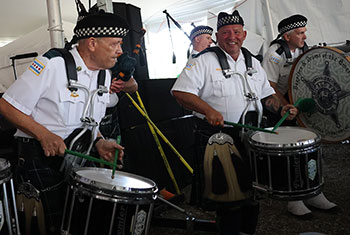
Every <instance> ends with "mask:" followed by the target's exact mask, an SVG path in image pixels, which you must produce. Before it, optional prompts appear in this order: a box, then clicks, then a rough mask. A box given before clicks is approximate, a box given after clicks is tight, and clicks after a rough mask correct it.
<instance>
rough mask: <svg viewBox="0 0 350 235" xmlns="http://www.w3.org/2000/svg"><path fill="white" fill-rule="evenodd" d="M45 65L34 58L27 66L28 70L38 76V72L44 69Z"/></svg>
mask: <svg viewBox="0 0 350 235" xmlns="http://www.w3.org/2000/svg"><path fill="white" fill-rule="evenodd" d="M44 68H45V65H44V63H42V62H41V61H40V60H38V59H35V60H34V61H33V63H32V64H31V65H30V66H29V70H30V71H32V72H33V73H34V74H35V75H36V76H39V75H40V73H41V72H42V71H43V70H44Z"/></svg>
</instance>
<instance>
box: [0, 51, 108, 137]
mask: <svg viewBox="0 0 350 235" xmlns="http://www.w3.org/2000/svg"><path fill="white" fill-rule="evenodd" d="M71 53H72V55H73V57H74V60H75V63H76V67H77V75H78V83H79V84H82V85H84V86H85V87H87V88H88V89H89V90H90V91H93V90H96V89H97V78H98V73H99V71H98V70H97V71H92V70H89V69H88V68H87V67H86V65H85V63H84V61H83V60H82V58H81V57H80V55H79V53H78V51H77V49H76V48H73V49H72V50H71ZM110 81H111V76H110V73H109V72H106V79H105V86H106V87H107V88H109V87H110ZM67 85H68V80H67V74H66V67H65V62H64V60H63V58H62V57H60V56H58V57H53V58H51V59H48V58H47V57H44V56H38V57H37V58H36V59H35V60H34V61H33V63H32V64H31V65H30V66H29V67H28V69H27V70H26V71H25V72H24V73H23V74H22V75H21V76H20V77H19V79H18V80H16V81H15V82H14V83H13V84H12V85H11V86H10V87H9V88H8V89H7V91H6V92H5V94H4V95H3V98H4V99H5V100H6V101H7V102H9V103H10V104H11V105H12V106H14V107H15V108H16V109H18V110H19V111H21V112H23V113H24V114H26V115H29V116H30V117H31V118H33V119H34V120H35V121H36V122H38V123H40V124H41V125H43V126H45V127H46V128H47V129H48V130H50V131H51V132H53V133H55V134H56V135H58V136H60V137H62V138H63V139H65V138H66V137H67V136H68V135H69V134H71V133H72V131H73V130H74V129H76V128H79V127H82V122H81V120H80V118H81V117H82V114H83V109H84V107H85V103H86V99H87V95H88V94H87V93H86V92H85V91H84V90H83V89H78V90H77V91H76V93H74V92H72V91H70V90H69V89H68V88H67ZM108 102H109V94H108V93H104V94H103V95H102V96H98V95H97V96H96V98H95V99H94V100H93V108H92V109H89V113H90V114H89V115H91V113H93V116H92V117H93V118H94V119H95V121H96V122H98V123H99V122H100V120H101V119H102V117H103V116H104V115H105V111H106V105H107V104H108ZM91 111H92V112H91ZM15 136H21V137H29V136H28V135H27V134H25V133H24V132H22V131H21V130H17V132H16V134H15Z"/></svg>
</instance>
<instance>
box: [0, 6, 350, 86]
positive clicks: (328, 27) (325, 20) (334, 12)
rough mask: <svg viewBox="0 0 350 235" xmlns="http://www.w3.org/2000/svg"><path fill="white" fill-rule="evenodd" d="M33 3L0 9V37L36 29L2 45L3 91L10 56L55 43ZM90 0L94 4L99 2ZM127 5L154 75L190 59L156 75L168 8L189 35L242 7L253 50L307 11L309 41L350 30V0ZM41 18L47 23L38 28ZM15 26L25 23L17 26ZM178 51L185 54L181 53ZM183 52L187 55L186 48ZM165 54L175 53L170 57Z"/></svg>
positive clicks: (66, 15)
mask: <svg viewBox="0 0 350 235" xmlns="http://www.w3.org/2000/svg"><path fill="white" fill-rule="evenodd" d="M26 2H27V1H26ZM30 2H31V4H28V5H26V6H25V7H24V8H26V9H25V10H26V12H25V13H23V14H15V12H13V13H11V14H9V13H8V11H9V10H8V9H16V8H18V5H19V4H22V1H20V0H12V1H8V2H7V3H6V4H7V5H8V6H7V7H1V8H0V13H1V15H2V17H4V16H5V17H6V19H2V21H0V22H1V23H0V24H1V28H2V30H1V32H0V39H1V38H11V37H12V38H13V37H15V36H16V35H24V34H23V33H22V34H21V33H19V32H17V31H16V30H17V29H21V30H22V31H24V30H28V29H31V32H30V33H27V34H26V35H25V36H22V38H20V39H18V40H15V41H14V42H12V43H10V44H8V45H7V46H5V47H1V48H0V89H1V90H2V91H3V90H5V89H6V88H7V87H8V86H9V85H10V84H11V83H12V82H13V79H14V75H13V69H12V67H11V60H10V59H9V58H10V57H11V56H13V55H16V54H22V53H28V52H34V51H36V52H38V53H42V52H44V51H46V50H47V49H48V48H49V47H50V46H49V45H50V43H49V33H48V32H47V15H42V14H45V11H44V10H43V9H45V7H46V4H45V1H44V0H33V1H30ZM82 2H83V3H84V5H85V6H88V2H89V1H88V0H83V1H82ZM91 2H92V4H95V2H96V1H95V2H94V1H91ZM126 3H130V4H132V5H135V6H137V7H140V8H141V14H142V19H143V23H144V27H145V28H146V30H147V33H146V42H147V44H146V49H147V59H148V62H149V73H150V77H151V78H157V77H174V74H177V73H178V72H180V71H181V68H182V67H183V66H184V64H183V63H184V61H186V58H183V61H179V62H178V64H177V65H171V62H169V64H170V65H169V66H170V67H171V66H173V67H174V68H173V69H172V68H171V69H167V70H165V71H164V75H159V76H157V73H156V72H155V71H156V70H158V69H159V68H162V67H164V65H163V64H162V63H163V61H164V60H163V57H160V56H159V55H158V54H157V53H155V52H154V51H153V50H154V48H155V49H158V50H162V51H163V53H165V54H166V53H170V54H171V53H172V51H171V48H170V49H166V48H159V47H161V46H160V45H159V43H158V42H157V40H156V39H157V38H158V40H163V41H164V43H165V44H166V43H170V39H169V36H168V37H167V38H165V37H164V38H161V34H160V32H162V31H168V29H167V22H166V15H165V14H164V13H163V11H164V10H165V9H166V10H167V12H168V13H169V14H170V15H171V16H172V17H173V18H174V19H175V20H176V21H177V22H179V23H180V24H181V25H183V26H184V27H183V28H184V29H185V30H186V32H187V33H188V34H189V32H190V30H191V27H190V24H191V23H195V24H196V25H198V24H203V22H204V23H207V24H208V25H210V26H212V27H213V28H214V30H216V16H217V15H218V13H219V12H220V11H226V12H229V13H231V12H232V11H233V10H234V9H237V10H238V11H239V12H240V14H241V15H242V17H243V18H244V21H245V28H246V29H247V31H248V38H247V40H246V41H245V43H244V46H245V47H247V48H248V49H250V50H251V51H252V52H253V53H257V52H259V51H260V53H263V52H264V51H266V49H267V46H268V44H269V43H270V41H271V40H272V39H274V38H275V37H276V35H277V24H278V22H279V21H280V20H282V19H283V18H285V17H287V16H290V15H292V14H303V15H305V16H306V17H307V18H308V25H307V28H308V32H307V36H308V39H307V43H308V45H311V46H312V45H318V44H319V43H327V44H329V43H338V42H345V40H348V39H350V28H349V27H346V26H347V23H348V19H349V18H350V1H348V0H332V1H329V0H306V1H305V0H293V1H289V0H218V1H211V0H165V1H159V0H148V1H141V0H133V1H126ZM25 4H26V3H25ZM14 5H15V6H14ZM31 8H32V9H31ZM61 8H62V19H63V27H64V31H65V35H66V36H67V38H68V39H70V38H71V36H72V35H71V32H72V30H71V29H72V28H73V26H74V24H75V20H76V17H77V12H76V10H75V3H74V1H73V0H61ZM29 12H35V13H36V14H35V15H36V16H37V15H38V16H40V20H39V19H38V18H34V16H33V14H29ZM21 17H23V19H20V20H19V19H18V18H21ZM24 17H27V18H24ZM38 22H41V25H45V26H42V27H39V28H38ZM16 24H17V25H18V26H21V27H16ZM171 25H172V29H171V30H172V33H175V34H176V33H177V34H179V35H182V37H184V39H176V40H177V41H178V43H179V44H183V45H182V46H183V47H185V48H186V47H188V45H189V41H188V39H187V38H186V37H185V35H184V34H183V32H181V31H180V30H179V29H177V27H176V26H175V25H174V24H173V23H171ZM186 25H187V26H186ZM185 26H186V27H185ZM67 28H68V29H67ZM11 29H12V31H11ZM27 32H28V31H27ZM152 34H153V35H152ZM175 50H176V48H175ZM179 50H186V49H179ZM175 52H176V53H180V52H178V51H175ZM181 53H183V54H185V53H186V51H183V52H181ZM183 57H185V56H183ZM165 58H170V57H169V56H165ZM166 60H167V59H166ZM30 61H31V60H30V59H26V60H25V59H24V60H21V61H18V63H17V62H16V65H17V73H18V74H20V73H21V71H23V69H22V68H21V64H22V63H23V64H25V63H27V64H25V65H23V67H24V68H25V67H26V66H28V63H29V62H30ZM169 61H170V59H169ZM152 74H154V75H152Z"/></svg>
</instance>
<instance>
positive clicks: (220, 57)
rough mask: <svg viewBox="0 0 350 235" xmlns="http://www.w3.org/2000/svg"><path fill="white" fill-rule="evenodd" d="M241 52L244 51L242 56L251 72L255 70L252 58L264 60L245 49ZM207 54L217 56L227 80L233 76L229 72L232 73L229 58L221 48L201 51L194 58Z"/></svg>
mask: <svg viewBox="0 0 350 235" xmlns="http://www.w3.org/2000/svg"><path fill="white" fill-rule="evenodd" d="M241 51H242V54H243V56H244V59H245V65H246V68H247V70H251V69H252V68H253V66H252V56H253V57H255V58H257V59H258V60H259V61H261V60H262V58H260V57H259V55H258V56H255V55H253V54H252V53H251V52H250V51H249V50H248V49H246V48H244V47H242V48H241ZM207 52H214V53H215V54H216V56H217V57H218V60H219V63H220V67H221V70H222V73H223V75H224V76H225V77H226V78H229V77H230V76H231V75H229V74H228V73H229V71H230V66H229V64H228V61H227V57H226V55H225V53H224V52H223V50H222V49H220V48H219V47H217V46H215V47H209V48H207V49H205V50H203V51H201V52H200V53H198V54H197V55H195V56H194V58H198V57H199V56H201V55H203V54H205V53H207ZM249 75H251V74H249Z"/></svg>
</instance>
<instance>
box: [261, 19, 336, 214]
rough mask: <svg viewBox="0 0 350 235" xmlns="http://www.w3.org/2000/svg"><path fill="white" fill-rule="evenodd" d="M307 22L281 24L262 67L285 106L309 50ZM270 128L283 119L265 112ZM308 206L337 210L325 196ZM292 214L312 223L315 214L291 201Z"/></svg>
mask: <svg viewBox="0 0 350 235" xmlns="http://www.w3.org/2000/svg"><path fill="white" fill-rule="evenodd" d="M306 24H307V18H306V17H304V16H302V15H292V16H290V17H287V18H285V19H283V20H282V21H281V22H280V23H279V24H278V32H279V34H278V36H277V38H276V39H275V40H273V41H272V42H271V44H270V48H269V49H268V51H267V52H266V54H265V56H264V60H263V62H262V66H263V68H264V69H265V71H266V74H267V77H268V79H269V82H270V84H271V86H272V87H273V88H274V90H275V92H276V95H277V96H278V97H279V98H280V100H281V101H282V102H283V104H288V103H290V101H289V98H288V79H289V74H290V71H291V68H292V65H293V62H294V61H295V60H296V58H297V57H298V56H299V55H301V54H302V53H303V52H305V51H306V50H307V49H308V46H307V44H306V42H305V40H306ZM265 115H266V116H267V121H268V125H269V126H274V125H275V124H276V123H277V122H278V121H279V119H280V117H279V116H277V115H275V114H273V113H271V112H269V111H268V110H265ZM284 124H286V125H289V126H290V125H295V122H286V123H284ZM306 203H307V204H309V205H311V206H313V207H316V208H319V209H323V210H330V209H333V208H336V206H337V205H336V204H334V203H333V202H330V201H328V200H327V198H326V197H325V196H324V195H323V193H321V194H319V195H318V196H316V197H314V198H311V199H308V200H307V201H306ZM288 211H289V212H290V213H291V214H293V215H295V216H298V217H300V218H305V219H308V218H310V217H311V215H312V214H311V211H310V210H309V209H308V208H307V207H306V206H305V205H304V203H303V201H289V202H288Z"/></svg>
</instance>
